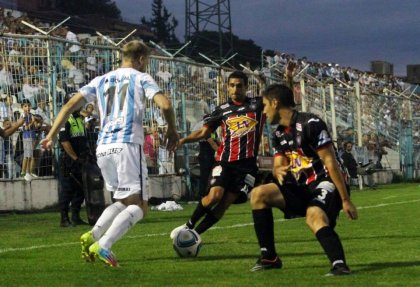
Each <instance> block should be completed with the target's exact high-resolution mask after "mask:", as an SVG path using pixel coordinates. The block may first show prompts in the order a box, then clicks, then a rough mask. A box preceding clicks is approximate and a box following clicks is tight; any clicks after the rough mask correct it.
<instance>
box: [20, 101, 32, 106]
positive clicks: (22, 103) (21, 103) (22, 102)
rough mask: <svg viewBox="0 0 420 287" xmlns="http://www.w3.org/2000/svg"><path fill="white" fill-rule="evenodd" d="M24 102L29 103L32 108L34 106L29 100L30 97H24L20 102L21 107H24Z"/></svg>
mask: <svg viewBox="0 0 420 287" xmlns="http://www.w3.org/2000/svg"><path fill="white" fill-rule="evenodd" d="M24 104H28V105H29V106H30V107H31V108H32V104H31V102H30V101H29V100H28V99H23V100H22V101H21V102H20V106H21V107H23V105H24Z"/></svg>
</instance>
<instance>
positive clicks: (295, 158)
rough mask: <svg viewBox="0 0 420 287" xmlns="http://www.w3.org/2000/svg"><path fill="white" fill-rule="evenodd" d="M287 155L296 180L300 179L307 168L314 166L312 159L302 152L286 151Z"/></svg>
mask: <svg viewBox="0 0 420 287" xmlns="http://www.w3.org/2000/svg"><path fill="white" fill-rule="evenodd" d="M286 157H287V158H288V159H289V162H290V164H291V169H290V171H291V172H292V174H293V176H294V177H295V178H296V180H299V178H300V176H301V174H302V173H304V172H305V170H306V169H308V168H311V167H312V159H310V158H308V157H306V156H304V155H302V154H300V153H299V152H296V151H292V152H286Z"/></svg>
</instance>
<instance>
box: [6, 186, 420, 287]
mask: <svg viewBox="0 0 420 287" xmlns="http://www.w3.org/2000/svg"><path fill="white" fill-rule="evenodd" d="M352 199H353V202H354V203H355V204H356V206H357V207H358V210H359V219H358V220H356V221H349V220H347V218H345V217H344V215H343V214H342V213H341V214H340V219H339V220H338V224H337V228H336V230H337V232H338V234H339V235H340V237H341V239H342V242H343V245H344V249H345V251H346V256H347V261H348V264H349V266H350V268H351V269H352V271H353V274H352V275H351V276H342V277H325V276H324V274H325V273H327V272H328V271H329V262H328V259H327V258H326V256H325V255H324V253H323V251H322V250H321V247H320V245H319V243H318V242H317V241H316V240H315V237H314V236H313V235H312V234H311V232H310V231H309V229H308V228H307V227H306V225H305V221H304V219H303V218H298V219H292V220H284V219H283V214H282V213H281V212H280V211H278V210H275V211H274V217H275V220H276V223H275V233H276V247H277V251H278V253H279V255H280V257H281V258H282V260H283V268H282V269H280V270H267V271H260V272H250V271H249V269H250V268H251V267H252V266H253V264H254V263H255V261H256V259H257V257H258V255H259V248H258V245H257V240H256V237H255V233H254V229H253V223H252V216H251V211H250V207H249V204H248V203H246V204H242V205H235V206H232V207H231V208H230V209H229V210H228V211H227V213H226V214H225V216H224V218H223V219H222V220H221V221H220V222H219V223H218V224H217V225H216V227H214V228H213V229H211V230H209V231H207V232H206V233H204V234H203V235H202V240H203V242H204V244H203V247H202V249H201V251H200V254H199V256H198V257H196V258H189V259H183V258H178V257H177V255H176V254H175V251H174V250H173V248H172V242H171V240H170V239H169V233H170V231H171V230H172V229H173V228H174V227H176V226H179V225H181V224H183V223H185V221H186V220H187V218H188V217H189V215H190V214H191V212H192V211H193V209H194V207H195V204H183V207H184V210H182V211H172V212H165V211H150V212H149V214H148V216H147V217H146V219H144V220H143V221H142V222H141V223H139V224H137V225H136V226H135V227H134V228H133V229H131V230H130V231H129V232H128V233H127V235H126V236H125V237H123V239H121V240H120V241H118V242H117V243H116V244H115V245H114V247H113V251H114V252H115V254H116V256H117V258H118V260H119V263H120V267H119V268H110V267H107V266H105V265H104V264H103V263H102V262H96V263H86V262H84V261H83V260H82V259H81V257H80V244H79V237H80V235H81V234H82V233H83V232H85V231H86V230H88V228H86V227H83V226H77V227H72V228H60V227H59V226H58V225H59V213H58V212H46V213H36V214H0V231H1V235H0V238H1V240H0V286H78V287H79V286H200V287H201V286H311V287H315V286H351V287H355V286H369V287H372V286H413V287H414V286H420V185H419V184H418V183H410V184H398V185H397V184H395V185H387V186H380V187H379V188H378V189H376V190H369V189H366V190H364V191H358V190H353V191H352Z"/></svg>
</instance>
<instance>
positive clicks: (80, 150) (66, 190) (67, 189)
mask: <svg viewBox="0 0 420 287" xmlns="http://www.w3.org/2000/svg"><path fill="white" fill-rule="evenodd" d="M73 95H74V94H68V95H66V97H65V99H64V104H65V103H67V102H68V101H69V100H70V98H71V97H72V96H73ZM59 141H60V144H61V148H62V149H61V158H60V159H61V160H60V168H61V172H60V175H59V178H60V194H59V204H60V212H61V222H60V226H61V227H69V226H71V225H73V226H75V225H82V224H83V225H85V224H87V223H86V222H85V221H83V220H82V219H81V218H80V208H81V205H82V203H83V201H84V199H85V196H84V192H83V180H82V167H83V164H84V163H85V162H86V160H87V157H88V156H89V155H90V151H89V144H88V139H87V137H86V133H85V124H84V119H83V117H82V116H81V115H80V110H79V111H75V112H74V113H73V114H71V115H70V117H69V119H68V120H67V122H66V124H65V126H64V127H63V128H61V130H60V133H59ZM70 207H71V212H72V216H71V221H70V219H69V215H68V213H69V209H70Z"/></svg>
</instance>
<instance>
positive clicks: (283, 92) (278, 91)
mask: <svg viewBox="0 0 420 287" xmlns="http://www.w3.org/2000/svg"><path fill="white" fill-rule="evenodd" d="M263 104H264V113H265V114H266V116H267V121H268V122H269V123H270V124H279V123H280V120H281V117H280V113H279V111H280V109H284V108H286V109H292V108H294V107H295V106H296V104H295V100H294V97H293V92H292V90H291V89H289V88H288V87H287V86H285V85H281V84H272V85H269V86H268V87H267V88H266V89H265V90H264V91H263Z"/></svg>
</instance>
